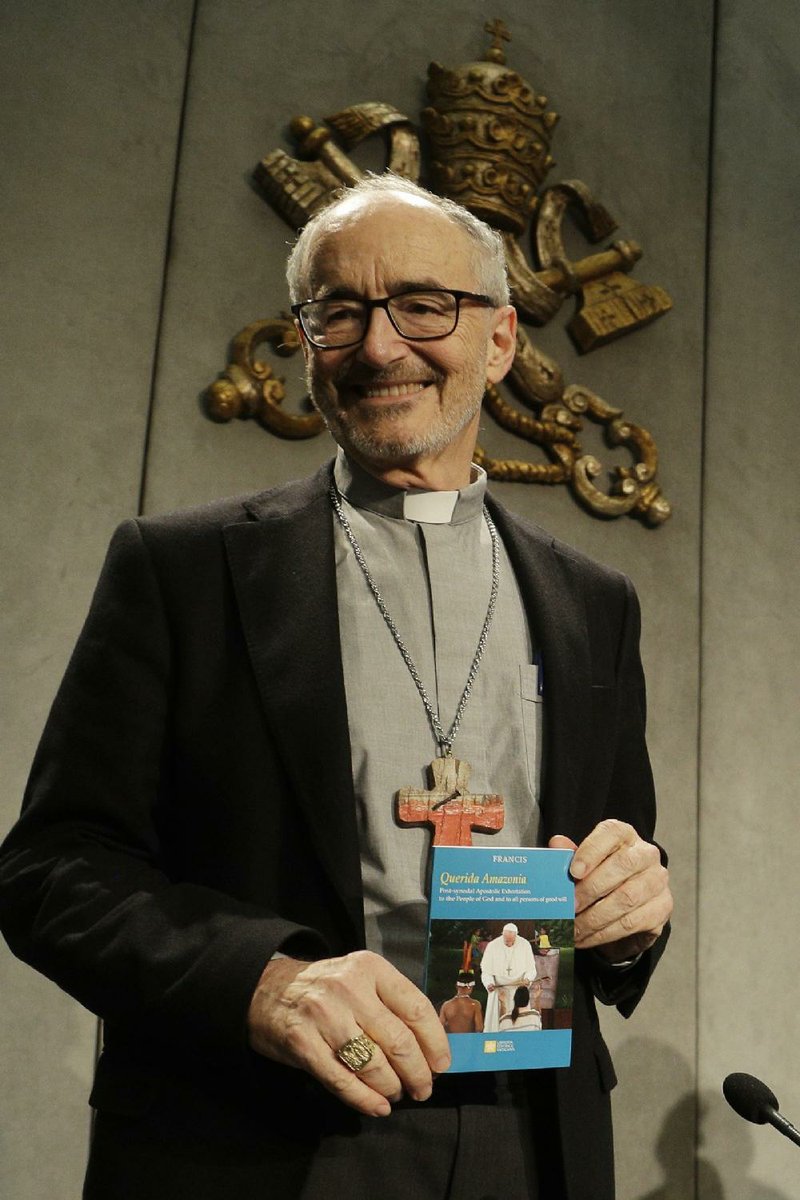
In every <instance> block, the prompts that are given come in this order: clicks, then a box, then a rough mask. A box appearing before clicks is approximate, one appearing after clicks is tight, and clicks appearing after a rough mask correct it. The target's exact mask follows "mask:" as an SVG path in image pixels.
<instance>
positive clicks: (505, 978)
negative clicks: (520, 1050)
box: [481, 921, 536, 1032]
mask: <svg viewBox="0 0 800 1200" xmlns="http://www.w3.org/2000/svg"><path fill="white" fill-rule="evenodd" d="M535 978H536V960H535V959H534V957H533V946H532V945H531V944H530V942H529V941H528V939H527V938H524V937H520V936H519V930H518V929H517V927H516V925H515V924H514V923H513V921H509V922H508V924H506V925H504V926H503V932H502V933H501V934H500V936H499V937H496V938H493V939H492V940H491V942H489V945H488V946H487V947H486V952H485V954H484V956H483V958H482V959H481V980H482V982H483V986H484V987H485V988H486V991H487V992H488V1000H487V1002H486V1020H485V1026H484V1027H485V1029H486V1030H487V1031H490V1032H491V1031H494V1030H497V1029H499V1028H500V1018H501V1017H502V1016H503V1014H504V1013H507V1012H508V1011H509V1010H510V1009H511V1006H512V1004H513V1003H514V992H515V990H516V989H517V988H518V987H519V986H520V984H524V985H525V986H526V987H527V986H528V985H529V984H530V983H532V982H533V980H534V979H535Z"/></svg>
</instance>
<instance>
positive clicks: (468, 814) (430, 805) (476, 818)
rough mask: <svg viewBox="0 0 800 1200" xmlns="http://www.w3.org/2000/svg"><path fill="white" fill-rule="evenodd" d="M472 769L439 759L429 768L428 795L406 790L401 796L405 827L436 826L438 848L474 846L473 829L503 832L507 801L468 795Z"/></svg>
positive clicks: (399, 816)
mask: <svg viewBox="0 0 800 1200" xmlns="http://www.w3.org/2000/svg"><path fill="white" fill-rule="evenodd" d="M471 769H472V768H471V767H470V765H469V763H468V762H462V761H461V760H459V759H457V758H435V759H434V760H433V762H432V763H431V765H430V767H429V768H428V770H429V774H430V781H431V786H430V788H429V789H428V790H427V791H422V790H420V789H418V788H410V787H405V788H401V789H400V791H399V792H398V793H397V819H398V821H399V822H400V824H401V825H432V826H433V844H434V846H471V845H472V831H473V829H474V830H476V831H477V832H479V833H494V832H495V831H496V830H498V829H502V828H503V819H504V814H503V797H502V796H480V795H474V794H472V793H470V792H469V791H467V786H468V784H469V775H470V771H471Z"/></svg>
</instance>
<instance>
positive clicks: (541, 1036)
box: [425, 846, 575, 1072]
mask: <svg viewBox="0 0 800 1200" xmlns="http://www.w3.org/2000/svg"><path fill="white" fill-rule="evenodd" d="M571 860H572V851H571V850H543V849H530V848H529V847H497V848H495V847H489V846H435V847H434V849H433V860H432V871H431V900H430V913H429V921H428V945H427V952H426V959H425V992H426V994H427V996H428V997H429V999H430V1000H431V1002H432V1003H433V1005H434V1007H435V1009H436V1011H437V1013H438V1014H439V1019H440V1020H441V1022H442V1025H443V1026H444V1028H445V1030H446V1032H447V1037H448V1041H449V1042H450V1049H451V1053H452V1057H453V1063H452V1066H451V1068H450V1070H451V1071H453V1072H457V1071H508V1070H516V1069H522V1068H525V1069H528V1070H529V1069H531V1068H536V1067H566V1066H569V1062H570V1055H571V1051H572V995H573V970H574V922H575V890H574V884H573V882H572V880H571V879H570V877H569V864H570V862H571Z"/></svg>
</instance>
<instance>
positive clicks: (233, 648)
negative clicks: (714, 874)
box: [0, 176, 671, 1200]
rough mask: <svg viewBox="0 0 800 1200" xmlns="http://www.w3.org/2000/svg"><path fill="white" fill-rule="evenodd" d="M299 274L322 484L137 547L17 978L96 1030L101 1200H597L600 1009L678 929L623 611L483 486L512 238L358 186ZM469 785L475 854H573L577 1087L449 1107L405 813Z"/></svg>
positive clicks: (1, 907) (324, 218)
mask: <svg viewBox="0 0 800 1200" xmlns="http://www.w3.org/2000/svg"><path fill="white" fill-rule="evenodd" d="M288 278H289V283H290V290H291V293H292V301H293V311H294V313H295V316H296V319H297V323H298V328H299V330H300V333H301V337H302V343H303V349H304V353H305V357H306V364H307V370H308V378H309V383H310V387H311V392H312V396H313V399H314V402H315V404H316V405H317V406H318V408H319V409H320V411H321V412H322V413H323V415H324V417H325V420H326V422H327V423H328V427H329V428H330V430H331V433H332V434H333V436H334V438H335V440H336V441H337V443H338V446H339V450H338V454H337V456H336V460H335V462H334V463H331V464H328V465H327V466H325V467H324V468H323V469H322V470H321V471H319V472H318V473H317V474H316V475H315V476H313V477H312V478H311V479H309V480H305V481H302V482H299V483H292V484H288V485H286V486H285V487H280V488H276V489H273V490H271V491H268V492H264V493H260V494H258V495H256V496H250V497H246V498H244V499H238V500H224V501H220V502H218V503H217V504H215V505H210V506H207V507H205V508H203V509H200V510H196V511H192V512H188V513H177V514H171V515H168V516H166V517H161V518H148V519H146V520H137V521H130V522H127V523H125V524H124V525H123V526H121V527H120V529H119V530H118V531H117V533H116V535H115V537H114V540H113V542H112V546H111V549H110V551H109V555H108V559H107V561H106V565H105V567H104V570H103V574H102V576H101V579H100V583H99V584H98V588H97V592H96V594H95V598H94V601H93V604H92V609H91V611H90V614H89V617H88V619H87V623H86V626H85V629H84V631H83V634H82V635H81V638H80V640H79V643H78V646H77V647H76V650H75V653H74V655H73V658H72V661H71V663H70V666H69V668H68V671H67V674H66V676H65V679H64V682H63V684H62V686H61V689H60V691H59V694H58V696H57V698H56V701H55V704H54V706H53V710H52V713H51V716H50V719H49V721H48V724H47V727H46V729H45V732H44V735H43V738H42V741H41V744H40V747H39V751H38V753H37V756H36V760H35V762H34V765H33V769H32V773H31V779H30V783H29V787H28V791H27V794H26V798H25V802H24V806H23V813H22V816H21V818H20V821H19V823H18V825H17V826H16V827H15V829H14V830H13V831H12V832H11V834H10V835H9V838H8V839H7V841H6V843H5V845H4V847H3V850H2V855H0V885H2V886H1V888H0V916H2V922H3V928H4V932H5V933H6V936H7V938H8V940H9V943H10V944H11V946H12V948H13V949H14V950H15V951H16V952H17V953H19V954H20V956H21V957H23V958H25V959H26V960H27V961H29V962H30V963H32V964H33V965H34V966H36V967H37V968H38V969H40V970H42V971H43V972H44V973H45V974H47V975H49V976H50V977H51V978H53V979H54V980H56V981H57V982H58V983H59V984H60V985H61V986H62V987H64V988H65V989H66V990H67V991H69V992H70V993H71V994H72V995H74V996H75V997H77V999H79V1000H80V1001H81V1002H82V1003H83V1004H85V1005H86V1006H87V1007H89V1008H90V1009H92V1010H93V1011H94V1012H96V1013H98V1014H99V1015H100V1016H101V1017H102V1018H103V1019H104V1050H103V1054H102V1056H101V1058H100V1061H99V1063H98V1068H97V1075H96V1080H95V1086H94V1090H93V1093H92V1098H91V1102H92V1104H93V1106H94V1107H95V1109H96V1121H95V1125H94V1136H93V1141H92V1149H91V1155H90V1162H89V1168H88V1173H87V1181H86V1188H85V1192H84V1196H85V1198H86V1200H177V1198H179V1197H183V1196H191V1197H192V1198H193V1200H223V1198H224V1200H228V1197H230V1196H235V1197H236V1198H237V1200H251V1198H252V1200H255V1198H256V1197H258V1198H259V1200H263V1198H264V1197H271V1196H275V1197H281V1200H285V1198H292V1197H296V1198H298V1200H318V1198H322V1197H325V1200H344V1198H347V1200H351V1198H352V1197H354V1196H356V1197H365V1198H370V1197H381V1200H394V1198H395V1197H397V1198H399V1197H403V1200H405V1197H406V1196H407V1194H408V1193H409V1191H411V1192H412V1193H413V1194H414V1195H416V1196H417V1197H419V1200H487V1198H488V1197H498V1200H499V1197H503V1200H530V1198H531V1197H536V1196H539V1197H541V1200H562V1198H569V1200H589V1198H590V1197H591V1200H611V1197H613V1194H614V1184H613V1157H612V1140H611V1122H610V1105H609V1092H610V1089H611V1087H612V1086H613V1083H614V1076H613V1068H612V1066H611V1062H610V1059H609V1056H608V1051H607V1050H606V1048H605V1045H604V1043H603V1041H602V1038H601V1036H600V1032H599V1027H598V1023H597V1017H596V1013H595V1009H594V1003H595V997H598V998H600V999H601V1000H602V1001H604V1002H605V1003H611V1004H616V1005H617V1007H618V1008H619V1009H620V1011H621V1012H622V1013H623V1014H624V1015H629V1014H630V1012H631V1011H632V1010H633V1008H634V1007H635V1005H636V1004H637V1002H638V1001H639V999H640V998H641V996H642V994H643V992H644V989H645V987H646V985H647V982H648V979H649V976H650V974H651V972H652V970H653V968H654V966H655V963H656V962H657V960H658V957H659V955H660V953H661V951H662V949H663V947H664V944H665V941H666V936H667V921H668V918H669V914H670V910H671V898H670V893H669V885H668V878H667V872H666V869H665V867H664V865H663V864H662V856H661V854H660V852H659V850H658V849H657V847H656V846H655V845H654V844H653V843H652V841H651V839H652V836H653V831H654V820H655V805H654V798H653V787H652V778H651V773H650V768H649V763H648V759H647V752H646V748H645V742H644V688H643V679H642V671H641V665H640V661H639V653H638V633H639V618H638V605H637V602H636V598H635V594H634V592H633V589H632V587H631V585H630V583H629V582H628V581H627V580H626V579H625V578H624V577H623V576H621V575H619V574H618V573H616V572H614V571H611V570H609V569H607V568H605V567H602V566H600V565H598V564H595V563H592V562H590V561H589V560H587V559H586V558H584V557H583V556H582V555H580V554H578V553H577V552H576V551H574V550H572V549H570V548H569V547H567V546H564V545H562V544H560V543H558V542H557V541H555V540H554V539H553V538H552V537H550V536H549V535H547V534H546V533H544V532H543V531H542V530H540V529H538V528H537V527H535V526H533V525H530V524H527V523H524V522H522V521H520V520H519V519H517V518H515V517H514V516H512V515H511V514H510V513H509V512H508V511H507V510H506V509H505V508H503V507H502V506H501V505H500V504H499V503H498V502H497V501H495V500H494V499H493V498H491V497H490V496H489V495H488V494H487V493H486V478H485V475H484V474H483V472H482V471H480V470H479V469H478V468H476V467H474V466H473V465H472V462H471V459H472V454H473V451H474V447H475V440H476V436H477V432H478V424H479V420H480V409H481V400H482V396H483V392H484V388H485V385H486V383H487V381H489V382H497V381H499V380H500V379H502V377H503V376H504V375H505V373H506V372H507V371H508V369H509V367H510V365H511V361H512V358H513V354H514V348H515V327H516V326H515V312H514V309H513V308H512V307H511V305H510V304H509V302H508V301H509V297H508V286H507V282H506V276H505V266H504V257H503V247H502V242H501V240H500V238H499V237H498V236H497V235H496V234H495V233H494V232H493V231H492V230H490V229H489V228H488V227H487V226H485V225H484V224H482V223H481V222H480V221H478V220H477V219H476V218H475V217H473V216H472V215H471V214H470V213H468V212H466V211H465V210H463V209H461V208H459V207H458V206H456V205H454V204H451V203H449V202H447V201H443V200H441V199H440V198H438V197H435V196H432V195H430V194H429V193H427V192H424V191H423V190H421V189H420V188H417V187H416V186H415V185H413V184H409V183H407V182H405V181H403V180H397V179H392V178H391V177H385V176H384V177H381V178H379V179H368V180H366V181H365V182H364V183H362V184H360V185H359V186H358V187H356V188H354V189H352V190H351V191H349V192H347V193H345V195H344V196H343V197H341V198H340V199H339V200H337V201H336V202H334V203H333V204H332V205H331V206H330V207H329V208H327V209H325V210H324V211H323V212H321V213H320V214H319V215H318V216H317V217H315V218H314V219H313V220H312V221H311V222H310V223H309V225H308V226H307V227H306V228H305V230H304V231H303V233H302V234H301V236H300V238H299V240H298V243H297V245H296V247H295V249H294V251H293V253H292V256H291V259H290V263H289V270H288ZM451 755H453V756H455V757H456V758H457V759H458V760H459V761H460V763H461V768H460V769H461V770H462V771H463V770H467V769H468V771H469V772H471V775H470V788H471V789H472V790H473V791H475V792H479V793H492V794H493V795H501V796H503V797H504V804H505V807H504V824H503V827H502V829H501V830H499V831H497V832H495V833H494V834H476V835H475V837H476V839H477V840H484V841H486V842H487V843H488V842H492V843H493V844H494V845H496V846H532V845H551V846H558V847H562V848H564V847H566V848H573V849H574V850H575V854H574V858H573V863H572V868H571V870H572V874H573V876H574V878H575V880H576V889H575V891H576V906H577V910H578V915H577V919H576V924H575V941H576V947H577V953H576V964H575V1001H574V1010H573V1063H572V1066H571V1067H569V1068H567V1069H564V1070H560V1071H546V1070H545V1071H533V1072H510V1073H508V1075H506V1074H503V1073H497V1074H494V1073H491V1072H487V1073H482V1074H481V1075H480V1076H467V1075H465V1076H448V1075H447V1074H446V1072H447V1068H448V1065H449V1050H448V1042H447V1037H446V1034H445V1031H444V1029H443V1026H442V1023H441V1021H440V1019H439V1016H438V1015H437V1013H436V1012H435V1010H434V1009H433V1007H432V1006H431V1004H430V1003H429V1001H428V1000H427V999H426V997H425V996H424V995H423V993H422V991H421V990H420V984H421V975H422V965H423V951H424V942H425V911H426V899H427V897H426V881H427V873H428V855H429V835H428V833H427V832H426V830H425V829H424V828H422V827H407V826H404V825H403V824H401V823H400V821H399V819H398V812H397V807H396V796H397V793H398V791H399V790H400V789H402V788H404V787H408V786H412V787H415V788H424V787H425V786H426V782H427V780H428V776H429V773H430V771H431V764H432V763H434V762H437V760H439V759H441V758H442V757H444V758H447V759H449V757H450V756H451ZM467 764H468V766H467ZM439 767H441V764H439ZM488 1145H490V1146H492V1148H493V1151H495V1153H494V1154H493V1171H492V1177H491V1181H490V1182H487V1179H486V1173H485V1170H484V1168H485V1162H486V1156H485V1148H486V1146H488Z"/></svg>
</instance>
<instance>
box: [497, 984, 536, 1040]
mask: <svg viewBox="0 0 800 1200" xmlns="http://www.w3.org/2000/svg"><path fill="white" fill-rule="evenodd" d="M540 993H541V984H539V983H533V984H531V986H530V987H529V988H528V987H525V986H520V987H518V988H515V990H514V1001H513V1004H512V1005H511V1008H510V1009H509V1011H508V1012H507V1013H503V1015H502V1017H501V1018H500V1029H501V1031H504V1032H505V1033H521V1032H522V1031H523V1030H524V1029H531V1030H537V1029H541V1028H542V1014H541V1013H540V1011H539V1006H538V999H539V995H540Z"/></svg>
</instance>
